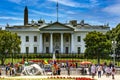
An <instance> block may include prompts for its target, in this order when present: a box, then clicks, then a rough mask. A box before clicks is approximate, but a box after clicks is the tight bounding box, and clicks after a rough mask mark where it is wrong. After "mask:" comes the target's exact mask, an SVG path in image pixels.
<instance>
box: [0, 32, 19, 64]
mask: <svg viewBox="0 0 120 80" xmlns="http://www.w3.org/2000/svg"><path fill="white" fill-rule="evenodd" d="M20 44H21V41H20V39H19V37H18V35H17V34H16V33H11V32H8V31H4V30H0V60H1V64H2V65H3V64H4V62H5V59H6V57H7V55H9V54H13V53H19V52H20Z"/></svg>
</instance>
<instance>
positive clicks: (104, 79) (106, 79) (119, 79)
mask: <svg viewBox="0 0 120 80" xmlns="http://www.w3.org/2000/svg"><path fill="white" fill-rule="evenodd" d="M2 77H4V78H17V79H18V78H25V79H26V78H31V79H32V78H34V79H35V78H36V80H37V78H48V77H51V76H17V77H16V76H15V77H9V76H2ZM60 77H89V78H91V76H88V75H85V76H82V75H70V76H68V75H60ZM95 79H97V80H113V79H112V76H110V77H106V76H105V75H104V76H102V77H101V78H98V76H95ZM114 80H120V75H115V79H114Z"/></svg>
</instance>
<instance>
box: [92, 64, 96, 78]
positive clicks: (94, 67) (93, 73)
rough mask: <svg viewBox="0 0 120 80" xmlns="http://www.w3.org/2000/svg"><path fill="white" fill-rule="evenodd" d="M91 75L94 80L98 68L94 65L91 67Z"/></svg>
mask: <svg viewBox="0 0 120 80" xmlns="http://www.w3.org/2000/svg"><path fill="white" fill-rule="evenodd" d="M91 74H92V78H94V76H95V74H96V66H95V65H94V64H92V66H91Z"/></svg>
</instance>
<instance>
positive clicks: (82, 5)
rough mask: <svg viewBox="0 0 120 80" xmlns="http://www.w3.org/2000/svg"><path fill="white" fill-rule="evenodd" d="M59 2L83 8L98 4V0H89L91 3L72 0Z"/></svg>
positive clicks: (52, 0)
mask: <svg viewBox="0 0 120 80" xmlns="http://www.w3.org/2000/svg"><path fill="white" fill-rule="evenodd" d="M48 1H51V2H57V0H48ZM58 2H59V3H60V4H62V5H65V6H70V7H81V8H90V7H94V6H96V5H98V0H89V2H90V3H78V2H75V1H72V0H58Z"/></svg>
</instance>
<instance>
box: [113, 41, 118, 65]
mask: <svg viewBox="0 0 120 80" xmlns="http://www.w3.org/2000/svg"><path fill="white" fill-rule="evenodd" d="M116 43H117V42H116V41H115V40H114V41H112V49H113V64H114V66H115V56H116V55H115V49H116Z"/></svg>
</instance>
